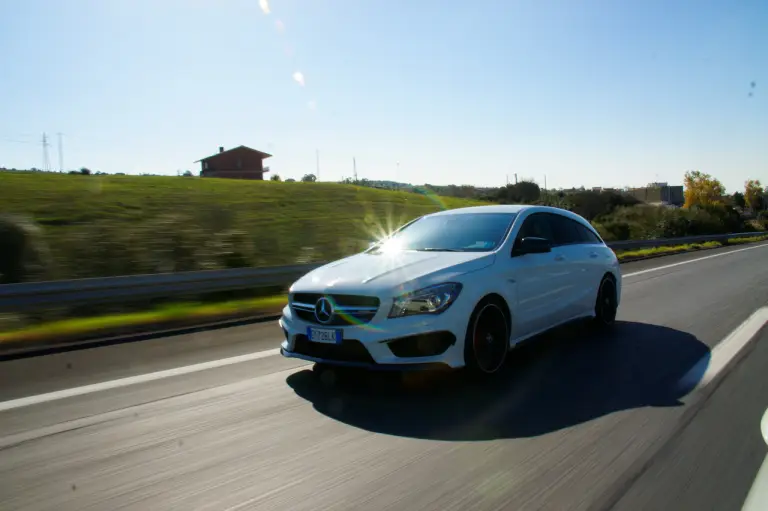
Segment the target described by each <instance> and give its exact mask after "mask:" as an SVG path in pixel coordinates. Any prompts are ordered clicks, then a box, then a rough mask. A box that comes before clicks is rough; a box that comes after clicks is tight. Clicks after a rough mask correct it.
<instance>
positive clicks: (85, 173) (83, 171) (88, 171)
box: [80, 167, 91, 176]
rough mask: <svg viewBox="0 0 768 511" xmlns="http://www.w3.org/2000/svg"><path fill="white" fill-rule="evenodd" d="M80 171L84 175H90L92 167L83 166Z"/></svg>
mask: <svg viewBox="0 0 768 511" xmlns="http://www.w3.org/2000/svg"><path fill="white" fill-rule="evenodd" d="M80 173H81V174H82V175H84V176H90V175H91V169H89V168H86V167H83V168H81V169H80Z"/></svg>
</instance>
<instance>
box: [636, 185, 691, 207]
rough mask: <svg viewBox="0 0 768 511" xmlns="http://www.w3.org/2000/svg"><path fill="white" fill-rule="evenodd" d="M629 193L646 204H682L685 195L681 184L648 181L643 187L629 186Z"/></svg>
mask: <svg viewBox="0 0 768 511" xmlns="http://www.w3.org/2000/svg"><path fill="white" fill-rule="evenodd" d="M627 192H628V193H629V194H630V195H632V196H633V197H635V198H636V199H638V200H641V201H643V202H645V203H647V204H664V205H667V204H668V205H673V206H682V205H683V203H684V202H685V195H684V193H683V187H682V186H669V184H668V183H650V184H649V185H648V186H646V187H644V188H630V189H629V190H628V191H627Z"/></svg>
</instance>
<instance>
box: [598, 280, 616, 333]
mask: <svg viewBox="0 0 768 511" xmlns="http://www.w3.org/2000/svg"><path fill="white" fill-rule="evenodd" d="M618 307H619V303H618V299H617V296H616V283H615V282H614V281H613V279H612V278H610V277H603V280H602V282H600V289H599V290H598V292H597V300H596V302H595V324H596V325H597V326H598V327H602V328H606V327H610V326H611V325H613V324H614V323H615V322H616V311H617V309H618Z"/></svg>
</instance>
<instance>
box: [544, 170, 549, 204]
mask: <svg viewBox="0 0 768 511" xmlns="http://www.w3.org/2000/svg"><path fill="white" fill-rule="evenodd" d="M544 204H545V205H547V206H549V194H548V193H547V175H546V174H544Z"/></svg>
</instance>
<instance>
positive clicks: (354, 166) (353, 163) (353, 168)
mask: <svg viewBox="0 0 768 511" xmlns="http://www.w3.org/2000/svg"><path fill="white" fill-rule="evenodd" d="M352 175H353V176H355V177H354V179H355V184H357V162H356V161H355V157H354V156H353V157H352Z"/></svg>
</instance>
